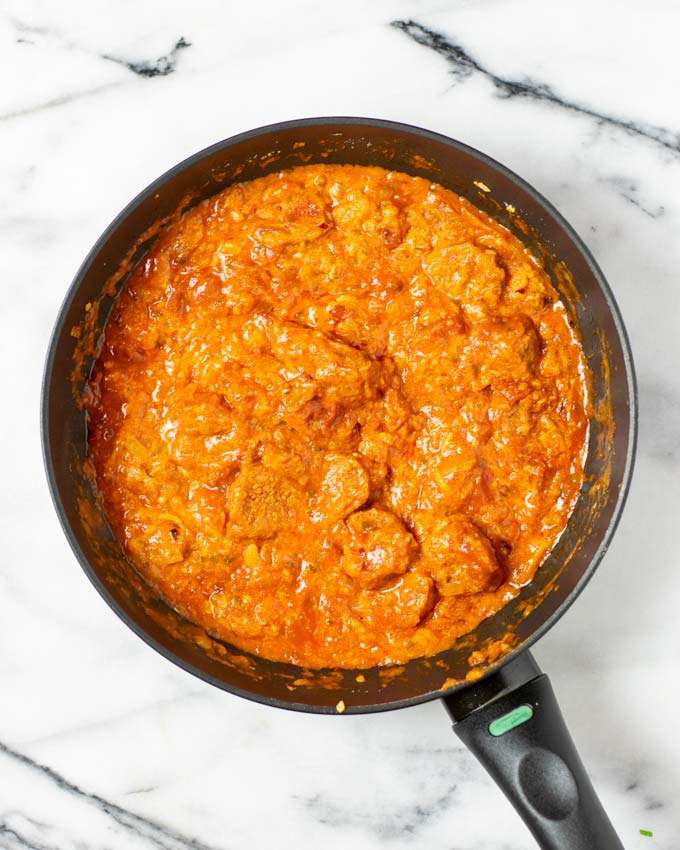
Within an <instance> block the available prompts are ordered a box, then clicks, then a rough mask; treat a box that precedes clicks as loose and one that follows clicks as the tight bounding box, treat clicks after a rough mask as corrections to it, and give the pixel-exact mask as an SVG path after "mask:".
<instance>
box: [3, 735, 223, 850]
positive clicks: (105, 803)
mask: <svg viewBox="0 0 680 850" xmlns="http://www.w3.org/2000/svg"><path fill="white" fill-rule="evenodd" d="M0 756H4V757H6V758H9V759H11V760H13V761H14V762H17V763H19V764H21V765H23V766H24V767H27V768H29V769H30V770H31V771H34V772H35V773H36V774H39V775H41V776H42V777H44V778H46V779H48V780H49V781H50V782H51V783H52V784H53V785H54V786H55V787H56V788H58V789H59V790H60V791H63V792H65V793H66V794H68V795H70V796H72V797H76V798H79V799H80V800H81V801H83V802H85V803H87V804H89V805H92V806H94V807H95V808H96V809H97V810H98V811H100V812H102V813H103V814H105V815H107V816H108V817H109V818H111V820H113V821H115V823H116V824H118V826H120V827H122V828H123V829H124V830H125V831H126V832H128V833H129V834H130V835H131V836H132V835H134V836H136V837H137V838H142V839H144V840H145V841H147V842H148V843H149V845H151V846H153V847H157V848H159V850H218V848H217V847H216V846H215V845H211V844H205V843H204V842H202V841H199V840H198V839H197V838H191V837H189V836H187V835H183V834H182V833H181V832H178V831H177V830H174V829H172V827H170V826H167V825H166V824H162V823H159V822H158V821H155V820H152V819H151V818H146V817H143V816H142V815H138V814H136V813H135V812H132V811H130V810H129V809H125V808H123V807H122V806H119V805H117V804H116V803H112V802H111V801H110V800H107V799H105V798H104V797H101V796H100V795H99V794H93V793H92V792H90V791H85V790H84V789H83V788H81V787H80V786H78V785H75V784H74V783H73V782H69V780H68V779H66V778H65V777H64V776H62V775H61V774H60V773H58V772H57V771H56V770H54V769H53V768H51V767H48V766H47V765H44V764H41V763H40V762H37V761H34V760H33V759H31V758H29V757H28V756H27V755H25V754H24V753H21V752H19V751H18V750H15V749H13V748H12V747H10V746H8V745H7V744H5V743H4V742H2V741H0ZM10 814H11V813H7V812H6V813H5V814H4V815H3V818H2V820H0V836H4V837H6V838H7V839H8V840H9V839H11V840H12V841H13V842H14V844H12V845H9V847H10V848H12V850H14V848H15V847H22V848H23V847H30V848H32V850H53V848H52V847H51V846H50V845H47V844H45V845H42V846H41V845H39V844H36V842H35V838H34V837H31V838H28V837H26V835H24V834H22V832H20V829H19V826H18V824H17V819H16V818H12V819H11V820H10V817H9V815H10ZM22 817H25V816H22ZM31 823H32V825H33V826H40V824H38V822H37V821H34V820H32V821H31ZM0 846H2V845H0ZM3 850H4V848H3Z"/></svg>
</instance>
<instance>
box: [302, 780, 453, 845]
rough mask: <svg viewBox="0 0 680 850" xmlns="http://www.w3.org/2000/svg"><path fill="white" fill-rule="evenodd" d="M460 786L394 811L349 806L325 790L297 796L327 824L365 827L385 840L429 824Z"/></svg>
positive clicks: (314, 817)
mask: <svg viewBox="0 0 680 850" xmlns="http://www.w3.org/2000/svg"><path fill="white" fill-rule="evenodd" d="M456 790H457V786H456V785H450V786H449V787H448V788H446V790H445V791H444V793H443V794H441V795H440V796H438V797H437V798H435V799H434V800H429V801H428V802H426V803H422V802H413V803H412V804H410V805H407V806H402V807H400V808H398V809H396V810H390V811H388V810H385V809H382V810H381V808H380V807H377V806H374V805H371V806H369V807H357V806H356V805H351V806H345V805H342V804H341V803H339V802H337V801H335V800H333V799H330V798H329V797H327V796H325V795H323V794H312V795H309V796H303V795H299V794H298V795H294V797H293V799H294V800H295V801H296V802H298V803H299V804H301V805H302V806H303V807H304V808H305V810H306V812H307V813H308V814H309V816H310V817H311V818H313V819H314V820H316V821H317V822H318V823H320V824H323V825H324V826H330V827H347V826H353V827H361V828H363V829H364V830H366V831H367V832H369V833H371V834H373V835H374V836H375V837H376V838H379V839H382V840H385V839H393V838H397V837H399V836H403V835H404V834H406V835H412V836H414V835H416V834H417V833H418V832H420V830H421V829H422V828H423V827H424V826H425V824H427V823H428V822H429V821H431V820H433V819H434V818H437V817H438V816H439V815H441V814H442V813H443V812H445V811H447V810H448V809H449V807H450V806H451V802H452V800H453V798H454V796H455V793H456Z"/></svg>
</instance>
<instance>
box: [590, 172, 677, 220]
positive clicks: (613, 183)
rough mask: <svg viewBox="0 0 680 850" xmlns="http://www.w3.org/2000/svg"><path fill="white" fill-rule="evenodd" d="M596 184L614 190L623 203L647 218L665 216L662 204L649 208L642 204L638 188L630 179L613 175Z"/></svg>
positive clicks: (647, 205) (649, 206)
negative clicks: (634, 208)
mask: <svg viewBox="0 0 680 850" xmlns="http://www.w3.org/2000/svg"><path fill="white" fill-rule="evenodd" d="M598 182H599V183H602V184H603V185H605V186H609V187H611V188H612V189H614V191H615V192H616V193H617V194H618V195H620V197H622V198H623V199H624V201H626V202H627V203H629V204H631V205H632V206H634V207H636V208H637V209H639V210H640V212H641V213H644V215H646V216H647V217H648V218H661V217H662V216H664V215H665V214H666V208H665V207H664V206H663V204H659V205H657V206H651V205H649V204H647V203H643V201H642V200H641V198H640V187H639V185H638V184H637V183H636V182H635V181H634V180H632V179H631V178H630V177H624V176H622V175H613V176H610V177H602V178H600V179H599V180H598Z"/></svg>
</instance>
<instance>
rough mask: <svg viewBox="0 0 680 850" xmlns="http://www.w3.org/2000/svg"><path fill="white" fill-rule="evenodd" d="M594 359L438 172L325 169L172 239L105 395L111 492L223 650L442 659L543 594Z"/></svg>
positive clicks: (363, 663) (144, 569) (314, 662)
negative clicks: (485, 625) (534, 585)
mask: <svg viewBox="0 0 680 850" xmlns="http://www.w3.org/2000/svg"><path fill="white" fill-rule="evenodd" d="M584 376H585V365H584V357H583V353H582V350H581V346H580V343H579V340H578V337H577V335H576V333H575V332H574V330H573V329H572V327H571V326H570V323H569V320H568V317H567V314H566V311H565V309H564V306H563V305H562V303H561V302H560V300H559V298H558V296H557V293H556V291H555V289H554V288H553V286H552V285H551V283H550V280H549V278H548V277H547V275H546V274H545V272H544V271H543V269H542V268H541V266H540V265H539V263H538V262H537V261H536V259H535V258H534V257H533V256H532V255H531V254H530V253H529V252H528V251H527V250H526V249H525V248H524V246H523V245H522V244H521V242H519V241H518V240H517V239H516V238H515V237H514V236H513V235H512V234H511V233H510V232H509V231H507V230H506V229H505V228H503V227H501V226H500V225H499V224H498V223H496V222H494V221H493V220H491V219H489V218H488V217H487V216H486V215H484V214H483V213H482V212H481V211H480V210H478V209H477V208H476V207H474V206H473V205H472V204H470V203H469V202H467V201H466V200H464V199H462V198H460V197H459V196H457V195H455V194H453V193H452V192H450V191H448V190H446V189H444V188H442V187H441V186H439V185H437V184H433V183H430V182H428V181H426V180H424V179H422V178H418V177H412V176H409V175H406V174H402V173H399V172H393V171H386V170H383V169H380V168H372V167H360V166H343V165H312V166H304V167H299V168H294V169H292V170H290V171H284V172H279V173H276V174H270V175H268V176H265V177H262V178H260V179H257V180H254V181H252V182H249V183H243V184H239V185H235V186H232V187H230V188H228V189H226V190H225V191H223V192H221V193H220V194H218V195H216V196H214V197H212V198H210V199H209V200H207V201H205V202H203V203H201V204H200V205H199V206H197V207H195V208H193V209H192V210H190V211H189V212H188V213H186V214H185V215H184V216H183V217H182V218H181V219H180V220H179V221H178V222H177V223H175V224H173V225H172V226H170V227H169V228H168V229H166V231H165V232H163V233H162V234H161V235H160V236H159V238H158V239H157V241H156V243H155V245H154V247H153V248H152V249H151V251H150V253H149V254H148V255H147V256H146V257H145V258H144V259H143V260H142V261H141V262H140V263H139V265H138V266H137V267H136V269H135V270H134V271H133V273H132V275H131V276H130V278H129V279H128V281H127V283H126V284H125V286H124V288H123V291H122V293H121V295H120V297H119V299H118V301H117V303H116V305H115V306H114V309H113V311H112V314H111V316H110V318H109V320H108V323H107V326H106V329H105V334H104V338H103V341H102V347H101V351H100V354H99V356H98V358H97V360H96V363H95V365H94V368H93V371H92V375H91V378H90V381H89V383H88V387H87V391H86V397H85V406H86V409H87V411H88V421H89V456H90V460H91V462H92V467H93V469H94V470H95V477H96V488H97V492H98V496H99V498H100V500H101V503H102V505H103V508H104V510H105V513H106V516H107V518H108V521H109V523H110V525H111V528H112V529H113V531H114V533H115V534H116V536H117V537H118V539H119V540H120V542H121V545H122V546H123V547H124V550H125V552H126V554H127V556H128V558H129V559H130V561H131V563H132V564H133V565H134V566H135V568H136V569H137V570H138V571H139V572H140V573H141V574H142V575H143V576H144V577H145V578H146V579H147V580H148V581H149V582H150V583H151V584H152V585H153V586H154V587H155V588H156V589H157V591H158V592H159V593H160V594H161V595H162V596H163V597H164V598H165V599H166V600H167V601H168V603H169V604H170V605H172V606H173V607H175V608H176V609H177V610H178V611H179V612H180V613H182V614H183V615H185V616H186V617H187V618H189V619H190V620H192V621H194V622H196V623H198V624H199V625H201V626H203V627H204V628H205V629H206V630H207V631H208V632H210V633H211V634H213V635H214V636H216V637H218V638H221V639H224V640H226V641H229V642H230V643H233V644H235V645H236V646H238V647H240V648H242V649H244V650H247V651H250V652H253V653H257V654H260V655H262V656H265V657H267V658H271V659H274V660H282V661H289V662H293V663H296V664H301V665H307V666H311V667H323V666H329V667H370V666H374V665H383V664H389V663H398V662H403V661H406V660H408V659H410V658H414V657H418V656H424V655H430V654H433V653H436V652H438V651H440V650H442V649H445V648H446V647H447V646H449V645H451V644H452V643H453V641H454V640H455V639H456V638H457V637H458V636H460V635H462V634H465V633H467V632H469V631H470V630H472V629H474V628H475V627H476V626H477V625H478V624H479V623H480V622H481V621H482V620H484V619H485V618H486V617H489V616H490V615H491V614H493V613H495V612H496V611H498V610H500V609H501V608H502V607H503V606H504V605H505V604H506V603H507V602H508V601H509V600H510V599H512V598H513V597H514V596H515V595H516V594H517V593H518V591H519V588H520V587H522V586H523V585H525V584H526V583H527V582H529V581H531V579H532V577H533V576H534V574H535V572H536V570H537V568H538V566H539V565H540V564H541V562H542V561H543V560H544V559H545V557H546V555H547V554H548V553H549V551H550V550H551V548H552V547H553V546H554V544H555V542H556V540H557V539H558V537H559V535H560V534H561V533H562V531H563V530H564V528H565V525H566V523H567V520H568V518H569V515H570V513H571V510H572V508H573V505H574V503H575V500H576V498H577V496H578V493H579V489H580V486H581V482H582V476H583V461H584V455H585V446H586V440H587V433H588V401H587V392H586V384H585V378H584Z"/></svg>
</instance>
